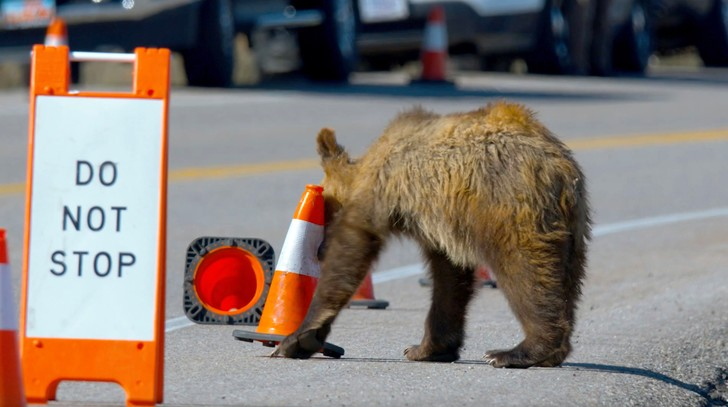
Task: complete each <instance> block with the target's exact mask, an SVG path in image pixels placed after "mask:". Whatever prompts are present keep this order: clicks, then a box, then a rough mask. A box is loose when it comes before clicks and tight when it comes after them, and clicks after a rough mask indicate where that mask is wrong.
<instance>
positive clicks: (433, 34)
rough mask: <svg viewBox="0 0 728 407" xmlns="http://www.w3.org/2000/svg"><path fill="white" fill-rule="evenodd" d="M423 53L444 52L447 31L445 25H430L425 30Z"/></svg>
mask: <svg viewBox="0 0 728 407" xmlns="http://www.w3.org/2000/svg"><path fill="white" fill-rule="evenodd" d="M422 48H423V50H424V51H434V52H445V50H446V49H447V31H446V29H445V24H439V23H438V24H430V25H428V26H427V27H426V28H425V39H424V45H423V46H422Z"/></svg>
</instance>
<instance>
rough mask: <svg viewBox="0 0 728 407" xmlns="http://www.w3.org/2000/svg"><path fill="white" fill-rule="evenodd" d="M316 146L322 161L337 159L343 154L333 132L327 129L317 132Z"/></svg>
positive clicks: (342, 149)
mask: <svg viewBox="0 0 728 407" xmlns="http://www.w3.org/2000/svg"><path fill="white" fill-rule="evenodd" d="M316 145H317V150H318V153H319V155H320V156H321V159H322V160H324V161H325V160H329V159H332V158H336V157H339V156H341V155H342V154H344V153H345V151H344V147H342V146H341V145H339V144H338V143H337V142H336V134H334V131H333V130H331V129H328V128H323V129H321V131H319V134H318V137H316Z"/></svg>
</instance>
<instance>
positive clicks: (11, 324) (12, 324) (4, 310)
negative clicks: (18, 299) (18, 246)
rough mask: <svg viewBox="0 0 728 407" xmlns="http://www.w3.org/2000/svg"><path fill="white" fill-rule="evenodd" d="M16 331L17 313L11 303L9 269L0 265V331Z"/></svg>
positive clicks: (11, 291) (11, 293)
mask: <svg viewBox="0 0 728 407" xmlns="http://www.w3.org/2000/svg"><path fill="white" fill-rule="evenodd" d="M17 330H18V312H17V310H16V309H15V303H14V302H13V286H12V284H11V281H10V267H9V266H8V265H7V264H0V331H17Z"/></svg>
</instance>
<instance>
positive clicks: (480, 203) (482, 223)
mask: <svg viewBox="0 0 728 407" xmlns="http://www.w3.org/2000/svg"><path fill="white" fill-rule="evenodd" d="M317 143H318V152H319V155H320V156H321V161H322V166H323V169H324V173H325V177H324V180H323V186H324V198H325V201H326V216H327V227H326V241H325V252H324V254H323V261H322V266H321V278H320V279H319V282H318V287H317V289H316V293H315V295H314V299H313V302H312V305H311V308H310V309H309V312H308V314H307V317H306V319H305V321H304V322H303V323H302V325H301V327H300V328H299V329H298V330H297V331H296V332H294V333H293V334H291V335H290V336H288V337H287V338H285V339H284V340H283V341H282V342H281V344H280V345H279V347H278V349H276V350H275V352H274V353H273V356H285V357H294V358H307V357H309V356H311V355H312V354H313V353H315V352H317V351H319V350H320V349H321V347H322V344H323V342H324V341H325V339H326V337H327V335H328V334H329V331H330V330H331V324H332V323H333V322H334V319H335V318H336V316H337V315H338V314H339V311H340V310H341V309H342V308H343V307H345V306H346V305H347V303H348V302H349V300H350V298H351V296H352V294H353V293H354V292H355V291H356V289H357V288H358V286H359V285H360V283H361V282H362V281H363V280H364V278H365V277H366V275H367V273H368V272H369V270H370V267H371V265H372V263H373V262H374V261H375V260H376V259H377V256H378V255H379V253H380V250H381V249H382V247H383V246H384V244H385V242H386V241H387V239H388V238H390V237H391V236H392V235H402V236H407V237H410V238H412V239H414V240H415V241H416V242H417V243H419V245H420V246H421V248H422V253H423V255H424V257H425V259H426V262H427V264H428V266H429V273H430V276H431V278H432V281H433V289H432V304H431V306H430V310H429V314H428V316H427V320H426V322H425V334H424V337H423V338H422V342H421V343H420V344H419V345H416V346H411V347H409V348H407V349H406V350H405V352H404V353H405V355H406V357H407V358H408V359H410V360H427V361H443V362H446V361H454V360H457V359H458V358H459V350H460V348H461V347H462V345H463V338H464V325H465V315H466V311H467V305H468V303H469V301H470V299H471V297H472V295H473V292H474V271H475V270H476V268H477V267H478V266H479V265H482V264H487V265H488V266H489V268H490V269H491V270H492V271H493V272H494V274H495V275H496V277H497V279H498V285H499V287H500V288H501V289H502V291H503V294H504V295H505V296H506V298H507V299H508V302H509V304H510V307H511V309H512V311H513V312H514V314H515V315H516V317H517V318H518V320H519V321H520V323H521V325H522V327H523V331H524V334H525V339H524V340H523V341H522V342H521V343H520V344H519V345H517V346H516V347H515V348H513V349H510V350H498V351H489V352H487V353H486V354H485V359H486V360H487V361H489V362H490V363H491V364H492V365H493V366H496V367H529V366H558V365H559V364H561V363H562V362H563V361H564V359H565V358H566V356H567V355H568V354H569V352H570V351H571V344H570V337H571V333H572V330H573V327H574V319H575V318H574V317H575V316H574V312H575V309H576V302H577V301H578V299H579V296H580V293H581V283H582V280H583V278H584V269H585V266H586V252H587V242H588V240H589V238H590V219H589V205H588V202H587V193H586V189H585V179H584V174H583V173H582V171H581V169H580V168H579V165H578V164H577V163H576V161H575V160H574V158H573V155H572V153H571V151H570V150H569V149H568V148H567V147H566V146H565V145H564V144H563V143H562V142H561V141H559V140H558V139H557V138H556V137H555V136H554V135H553V134H552V133H551V132H550V131H549V130H548V129H546V128H545V127H544V126H543V125H542V124H541V123H540V122H539V121H538V120H537V119H536V118H535V117H534V114H533V113H532V112H531V111H530V110H528V109H526V108H525V107H523V106H521V105H517V104H511V103H506V102H499V103H493V104H490V105H488V106H487V107H485V108H483V109H479V110H476V111H472V112H467V113H457V114H450V115H445V116H440V115H437V114H434V113H431V112H428V111H425V110H423V109H421V108H415V109H412V110H410V111H407V112H405V113H402V114H400V115H399V116H397V117H396V118H395V119H394V120H393V121H392V122H391V123H390V124H389V126H388V127H387V128H386V129H385V131H384V133H383V134H382V136H381V137H380V138H379V139H378V140H377V141H376V142H375V143H374V144H373V145H372V146H371V147H370V148H369V150H368V151H367V152H366V154H364V156H363V157H361V158H360V159H358V160H354V159H352V158H350V157H349V155H348V153H347V152H346V151H345V150H344V148H343V147H342V146H340V145H339V144H337V141H336V137H335V136H334V132H333V131H332V130H329V129H323V130H321V132H320V133H319V135H318V138H317Z"/></svg>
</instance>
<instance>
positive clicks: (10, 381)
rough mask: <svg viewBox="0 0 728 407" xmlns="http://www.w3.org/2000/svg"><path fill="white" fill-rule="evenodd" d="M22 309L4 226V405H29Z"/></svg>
mask: <svg viewBox="0 0 728 407" xmlns="http://www.w3.org/2000/svg"><path fill="white" fill-rule="evenodd" d="M18 349H19V348H18V312H17V309H16V307H15V303H14V302H13V290H12V285H11V282H10V266H9V265H8V248H7V243H6V241H5V229H0V360H2V362H0V406H3V407H17V406H25V392H24V391H23V378H22V375H21V374H20V354H19V352H18Z"/></svg>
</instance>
